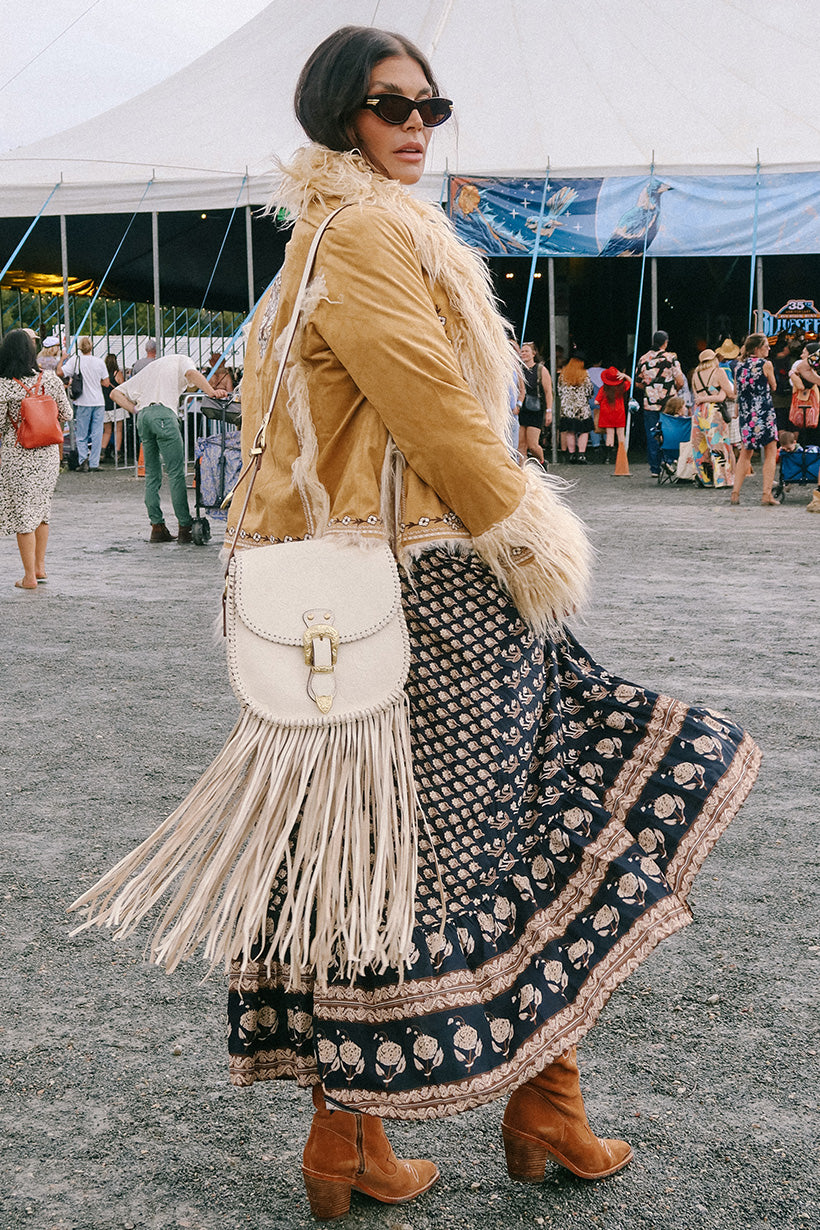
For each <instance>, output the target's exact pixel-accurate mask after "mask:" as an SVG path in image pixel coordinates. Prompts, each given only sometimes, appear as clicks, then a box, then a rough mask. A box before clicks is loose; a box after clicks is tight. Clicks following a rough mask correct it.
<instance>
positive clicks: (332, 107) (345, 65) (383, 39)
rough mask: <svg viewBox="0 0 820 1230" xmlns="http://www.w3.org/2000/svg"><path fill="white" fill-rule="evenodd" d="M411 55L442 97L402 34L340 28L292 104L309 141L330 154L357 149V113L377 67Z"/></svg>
mask: <svg viewBox="0 0 820 1230" xmlns="http://www.w3.org/2000/svg"><path fill="white" fill-rule="evenodd" d="M404 55H407V56H410V57H411V59H413V60H415V61H416V63H417V64H418V66H419V68H420V69H421V71H422V72H423V73H424V75H425V77H426V78H427V81H428V82H429V85H430V88H431V89H432V91H433V93H434V94H437V93H438V85H437V84H436V80H435V77H434V76H433V70H432V69H431V68H430V65H429V64H428V62H427V57H426V56H425V55H424V54H423V52H421V51H419V49H418V47H416V46H415V44H414V43H411V42H410V40H409V39H407V38H405V37H404V35H403V34H391V33H390V31H388V30H374V29H373V28H372V27H371V26H342V28H341V29H340V30H337V31H336V32H335V33H334V34H331V35H330V36H329V37H328V38H326V39H325V41H324V42H323V43H320V44H319V46H318V47H317V48H316V50H315V51H314V52H313V55H312V56H311V57H310V59H309V60H308V62H307V64H306V65H305V67H304V68H303V69H302V71H301V73H300V75H299V80H298V81H297V83H296V94H295V96H294V100H293V105H294V109H295V111H296V118H297V119H298V121H299V123H300V124H301V125H302V127H303V128H304V130H305V132H306V133H307V135H308V136H309V137H310V139H311V141H316V142H318V144H319V145H326V146H327V147H328V149H333V150H338V151H339V152H340V153H341V152H344V151H345V150H350V149H355V148H356V146H357V145H358V142H359V138H358V137H357V135H356V130H355V127H354V118H355V116H356V113H357V111H360V110H361V107H362V104H363V103H364V100H365V98H366V97H367V91H368V87H369V86H370V75H371V73H372V72H373V69H374V68H375V66H376V65H377V64H378V63H379V62H380V61H381V60H386V59H388V58H389V57H390V56H404Z"/></svg>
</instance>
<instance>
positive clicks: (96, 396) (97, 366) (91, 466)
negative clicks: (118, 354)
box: [63, 337, 111, 474]
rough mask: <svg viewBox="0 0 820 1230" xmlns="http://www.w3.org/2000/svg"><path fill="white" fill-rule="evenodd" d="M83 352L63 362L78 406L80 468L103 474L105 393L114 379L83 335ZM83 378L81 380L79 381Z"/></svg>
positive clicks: (64, 372)
mask: <svg viewBox="0 0 820 1230" xmlns="http://www.w3.org/2000/svg"><path fill="white" fill-rule="evenodd" d="M79 346H80V348H79V351H78V352H75V353H74V354H73V355H72V356H71V358H69V359H66V361H65V363H63V374H64V375H65V376H67V377H68V379H69V380H70V381H71V396H72V399H73V401H74V407H75V411H76V413H75V415H74V418H75V435H76V440H77V470H78V472H79V473H83V474H88V473H89V472H91V473H93V474H97V473H99V469H100V453H101V452H102V438H103V428H104V426H105V393H104V392H103V389H104V388H108V386H109V385H110V383H111V381H110V379H109V376H108V368H107V367H106V366H105V364H104V363H103V361H102V359H98V358H97V357H96V355H94V354H92V353H91V350H92V345H91V338H90V337H81V338H80V343H79ZM77 377H79V382H78V380H77Z"/></svg>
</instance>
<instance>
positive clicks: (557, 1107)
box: [501, 1047, 632, 1183]
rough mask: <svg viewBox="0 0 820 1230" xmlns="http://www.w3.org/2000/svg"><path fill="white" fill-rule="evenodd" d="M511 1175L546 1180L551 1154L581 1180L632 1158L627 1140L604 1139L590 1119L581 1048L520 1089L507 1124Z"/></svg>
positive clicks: (510, 1105) (599, 1175)
mask: <svg viewBox="0 0 820 1230" xmlns="http://www.w3.org/2000/svg"><path fill="white" fill-rule="evenodd" d="M501 1131H502V1134H503V1137H504V1148H505V1150H506V1153H507V1169H508V1170H509V1172H510V1178H511V1179H520V1180H522V1181H523V1182H527V1183H540V1182H541V1180H542V1179H543V1178H544V1170H545V1168H546V1163H547V1154H548V1153H551V1154H552V1156H553V1157H554V1158H555V1160H556V1161H557V1162H559V1163H560V1164H561V1165H562V1166H565V1167H566V1168H567V1170H571V1171H572V1173H573V1174H576V1175H578V1177H579V1178H581V1179H603V1178H606V1176H607V1175H610V1174H615V1172H616V1171H618V1170H621V1169H622V1168H623V1167H624V1166H626V1164H627V1163H628V1162H630V1161H631V1160H632V1149H631V1147H630V1146H629V1145H628V1144H627V1143H626V1141H625V1140H599V1138H598V1137H597V1136H596V1135H595V1133H594V1132H593V1131H592V1128H591V1127H590V1126H589V1122H588V1121H587V1116H586V1111H585V1110H584V1099H583V1098H582V1097H581V1087H580V1083H579V1080H578V1065H577V1063H576V1062H575V1047H573V1048H572V1049H571V1050H569V1051H567V1052H566V1054H564V1055H561V1056H560V1057H559V1058H558V1059H556V1060H555V1061H554V1062H553V1063H551V1064H550V1065H549V1067H548V1068H545V1069H544V1071H543V1072H540V1073H539V1074H538V1076H535V1077H533V1079H532V1080H530V1081H527V1083H526V1085H521V1086H520V1087H519V1088H518V1089H516V1090H515V1092H514V1093H513V1095H512V1097H511V1098H510V1100H509V1102H508V1103H507V1109H506V1110H505V1111H504V1121H503V1123H502V1125H501Z"/></svg>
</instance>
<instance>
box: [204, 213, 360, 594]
mask: <svg viewBox="0 0 820 1230" xmlns="http://www.w3.org/2000/svg"><path fill="white" fill-rule="evenodd" d="M347 208H348V206H347V205H340V206H339V208H338V209H334V210H333V211H332V212H331V213H329V214H328V215H327V217H326V218H324V219H323V221H322V222H321V224H320V225H319V227H318V228H317V230H316V234H315V235H314V236H313V240H312V242H311V245H310V248H309V250H308V254H307V259H306V260H305V268H304V270H303V271H302V280H301V282H300V283H299V289H298V291H297V292H296V302H295V304H294V307H293V314H292V315H291V318H290V321H289V322H288V327H287V329H286V330H285V338H284V343H283V346H282V357H281V359H280V360H279V368H278V370H277V372H276V379H275V381H274V384H273V390H272V392H271V395H270V401H269V403H268V408H267V410H266V412H265V415H264V417H263V419H262V422H261V423H260V424H259V430H258V431H257V433H256V436H255V437H254V441H253V444H252V445H251V449H250V454H249V457H248V461H247V464H246V465H245V468H244V469H243V470H242V473H241V474H240V475H239V477H238V478H237V480H236V482H235V484H234V486H233V490H232V491H231V492H230V493H229V494H228V496H227V497H226V499H225V501H224V502H223V505H222V507H223V508H226V507H227V506H228V504H230V502H231V500H232V499H233V496H234V494H235V492H236V490H237V488H238V487H239V484H240V483H242V482H244V480H245V479H246V478H247V476H248V475H249V474H250V476H251V477H250V482H249V483H248V489H247V491H246V493H245V501H244V503H243V505H242V511H241V513H240V514H239V520H238V521H237V523H236V532H235V534H234V540H233V542H232V543H231V547H230V550H229V552H228V558H227V560H226V561H225V587H226V593H227V582H228V569H229V568H230V566H231V560H232V559H233V557H234V554H235V552H236V544H237V543H238V541H239V531H240V529H241V528H242V522H243V521H244V519H245V513H246V512H247V510H248V505H249V503H250V499H251V492H252V491H253V484H254V482H255V481H256V476H257V474H258V473H259V468H260V466H261V464H262V455H263V453H264V452H265V449H266V447H267V430H268V424H269V423H270V420H271V416H272V414H273V409H274V406H275V405H276V399H277V397H278V396H279V390H280V389H281V387H282V381H283V380H284V376H285V368H286V367H287V362H288V355H289V354H290V348H291V346H292V345H293V339H294V337H295V336H296V329H297V326H298V324H299V317H300V316H301V315H302V309H303V307H304V301H305V292H306V290H307V286H308V282H309V281H310V275H311V273H312V272H313V265H314V262H315V260H316V252H317V250H318V247H319V243H320V241H321V238H322V236H323V235H324V233H325V231H326V230H327V228H328V227H329V226H330V223H331V222H332V221H333V219H334V218H335V217H336V215H337V214H340V213H341V212H342V210H343V209H347ZM225 596H226V595H225V594H223V606H224V602H225Z"/></svg>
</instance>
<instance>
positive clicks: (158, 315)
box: [151, 209, 165, 356]
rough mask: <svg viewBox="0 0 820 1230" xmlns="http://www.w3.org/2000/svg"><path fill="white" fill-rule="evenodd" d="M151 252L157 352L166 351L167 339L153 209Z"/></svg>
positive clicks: (157, 218)
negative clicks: (163, 318)
mask: <svg viewBox="0 0 820 1230" xmlns="http://www.w3.org/2000/svg"><path fill="white" fill-rule="evenodd" d="M151 252H152V255H153V258H154V339H155V341H156V343H157V354H158V355H160V356H161V355H163V354H164V353H165V339H164V338H163V333H162V309H161V308H160V305H159V214H158V213H157V211H156V210H155V209H152V210H151Z"/></svg>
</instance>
